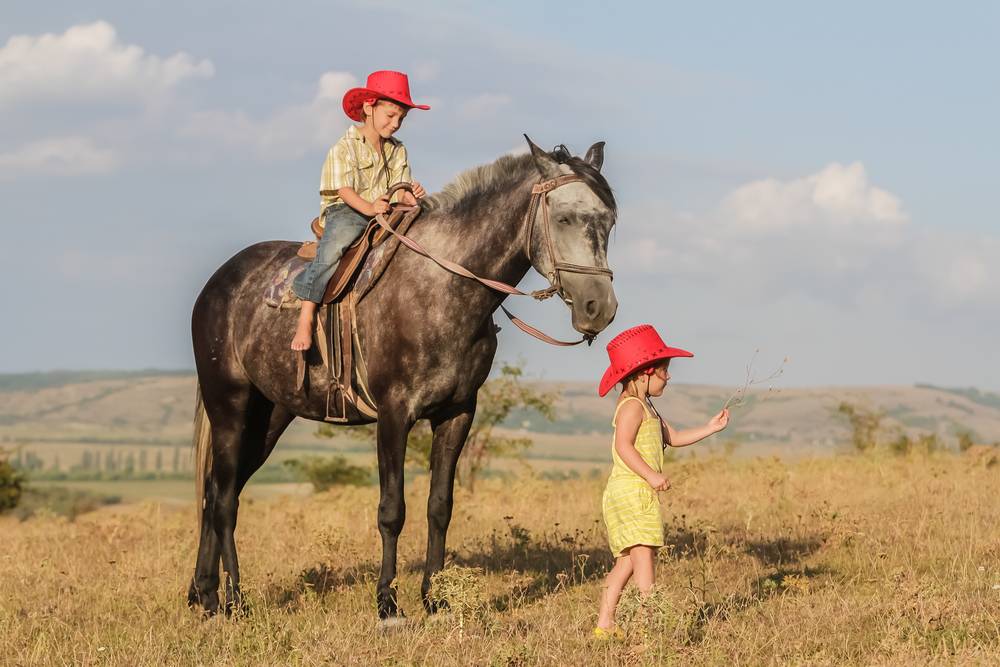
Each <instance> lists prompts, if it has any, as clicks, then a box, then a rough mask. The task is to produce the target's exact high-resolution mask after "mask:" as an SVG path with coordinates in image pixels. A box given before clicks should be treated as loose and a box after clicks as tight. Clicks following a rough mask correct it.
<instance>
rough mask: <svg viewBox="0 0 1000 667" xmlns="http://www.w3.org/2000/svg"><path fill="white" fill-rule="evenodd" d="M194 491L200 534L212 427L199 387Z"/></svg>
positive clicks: (210, 466)
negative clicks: (196, 500)
mask: <svg viewBox="0 0 1000 667" xmlns="http://www.w3.org/2000/svg"><path fill="white" fill-rule="evenodd" d="M192 446H193V447H194V465H195V468H194V491H195V497H196V498H197V499H198V532H199V533H200V532H201V521H202V515H203V514H204V513H205V480H206V479H208V473H209V472H210V471H211V470H212V426H211V424H209V422H208V413H207V412H205V403H204V401H202V400H201V385H200V384H199V385H198V394H197V398H196V399H195V404H194V438H193V442H192Z"/></svg>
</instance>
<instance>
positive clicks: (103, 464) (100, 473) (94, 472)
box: [10, 447, 192, 481]
mask: <svg viewBox="0 0 1000 667" xmlns="http://www.w3.org/2000/svg"><path fill="white" fill-rule="evenodd" d="M10 465H11V466H13V468H14V469H15V470H18V471H19V472H21V473H23V474H24V475H26V476H28V477H30V478H31V479H35V480H44V481H63V480H73V481H90V480H94V481H100V480H109V481H110V480H154V479H189V478H190V477H191V475H192V470H191V462H190V457H189V456H182V455H181V447H174V448H173V451H172V452H171V453H170V454H169V455H168V456H164V451H163V449H159V448H158V449H155V450H154V451H153V452H150V450H149V449H147V448H138V449H124V448H120V447H118V448H114V447H111V448H108V449H106V450H103V451H102V450H100V449H86V450H84V451H83V454H82V456H81V457H80V460H79V462H77V463H76V464H74V465H72V466H70V467H69V468H67V469H64V468H63V466H62V462H61V460H60V457H59V455H58V454H57V455H56V456H55V457H54V458H53V460H52V463H51V464H50V465H48V466H46V465H45V462H44V461H43V460H42V459H41V457H39V456H38V455H37V454H35V453H34V452H31V451H25V450H23V449H18V450H17V451H16V452H14V454H13V455H12V456H11V457H10Z"/></svg>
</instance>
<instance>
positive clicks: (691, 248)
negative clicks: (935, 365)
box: [617, 163, 1000, 309]
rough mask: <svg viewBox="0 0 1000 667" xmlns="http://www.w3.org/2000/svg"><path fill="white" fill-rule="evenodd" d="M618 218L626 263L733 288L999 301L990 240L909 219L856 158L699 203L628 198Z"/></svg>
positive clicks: (751, 293)
mask: <svg viewBox="0 0 1000 667" xmlns="http://www.w3.org/2000/svg"><path fill="white" fill-rule="evenodd" d="M621 217H622V218H623V223H624V225H628V226H630V227H631V231H630V234H629V240H628V241H626V242H625V244H624V245H623V246H622V248H621V249H620V250H618V251H617V252H620V253H623V254H624V255H625V262H624V264H626V265H628V266H629V267H632V268H633V270H639V271H642V272H644V273H646V274H658V275H660V276H663V277H664V278H665V279H666V280H669V277H670V276H675V277H685V278H690V279H693V280H697V281H698V282H699V283H705V284H708V285H715V286H716V287H717V288H720V289H722V290H724V291H725V292H726V293H727V294H729V295H731V296H732V297H733V298H740V299H750V300H757V301H761V300H770V299H776V298H780V297H781V296H782V295H789V294H804V295H808V296H809V297H810V298H814V299H820V300H823V301H827V302H831V303H841V304H845V303H860V302H862V301H864V302H865V303H866V304H868V305H872V304H883V305H885V306H886V307H892V308H894V307H898V306H907V307H910V308H911V309H926V308H932V307H933V308H944V309H949V308H957V307H967V306H969V307H985V308H987V309H989V308H996V307H997V306H1000V267H998V265H997V264H996V262H995V258H996V257H998V256H1000V239H997V238H995V237H990V236H986V235H980V236H973V235H968V236H960V235H958V234H957V233H954V232H950V231H945V230H940V229H931V228H927V227H920V226H916V225H913V224H909V217H908V215H907V214H906V213H905V212H904V209H903V206H902V203H901V201H900V199H899V198H898V197H897V196H895V195H893V194H892V193H890V192H887V191H885V190H883V189H880V188H878V187H875V186H873V185H872V184H870V183H869V181H868V177H867V174H866V172H865V168H864V166H863V165H862V164H861V163H854V164H851V165H848V166H844V165H841V164H838V163H833V164H830V165H828V166H826V167H824V168H823V169H821V170H820V171H818V172H816V173H814V174H811V175H808V176H805V177H802V178H796V179H790V180H780V179H774V178H771V179H766V180H760V181H754V182H752V183H748V184H746V185H743V186H740V187H738V188H736V189H735V190H734V191H733V192H731V193H730V194H728V195H727V196H725V197H724V198H723V199H722V201H721V203H720V204H719V205H718V206H717V207H716V208H715V209H714V210H711V211H708V212H706V213H703V214H691V213H684V214H668V215H667V216H666V217H664V215H663V213H662V209H650V210H649V211H648V212H645V213H644V212H641V211H635V212H633V211H630V210H628V209H627V208H626V209H625V210H623V212H622V216H621ZM618 261H619V262H620V261H621V260H618Z"/></svg>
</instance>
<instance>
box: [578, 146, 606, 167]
mask: <svg viewBox="0 0 1000 667" xmlns="http://www.w3.org/2000/svg"><path fill="white" fill-rule="evenodd" d="M583 159H584V160H586V161H587V162H589V163H590V166H591V167H593V168H594V169H596V170H597V171H600V170H601V165H603V164H604V142H603V141H598V142H597V143H596V144H594V145H593V146H591V147H590V148H588V149H587V156H586V157H585V158H583Z"/></svg>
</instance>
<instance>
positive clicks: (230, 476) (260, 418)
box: [189, 387, 293, 614]
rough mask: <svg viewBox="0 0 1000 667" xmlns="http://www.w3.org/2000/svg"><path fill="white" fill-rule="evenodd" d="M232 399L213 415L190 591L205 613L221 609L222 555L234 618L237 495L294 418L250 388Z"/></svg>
mask: <svg viewBox="0 0 1000 667" xmlns="http://www.w3.org/2000/svg"><path fill="white" fill-rule="evenodd" d="M228 398H229V400H228V401H226V402H225V404H226V406H227V407H226V408H225V409H216V410H214V411H213V412H212V414H211V423H212V466H211V471H210V472H209V475H208V478H207V482H206V485H205V507H204V511H203V512H204V513H203V530H202V547H201V548H200V549H199V554H198V556H199V558H198V566H197V568H196V571H195V581H194V583H193V584H192V589H196V590H195V592H196V593H200V595H201V600H202V604H203V606H205V609H206V611H208V612H209V613H214V612H215V611H217V610H218V606H219V600H218V592H217V589H218V585H219V575H218V568H219V558H220V556H221V559H222V568H223V570H224V571H225V573H226V582H225V583H226V598H225V609H226V613H227V614H231V613H232V612H233V610H235V609H244V604H243V596H242V593H241V592H240V570H239V559H238V557H237V554H236V540H235V535H234V534H235V530H236V518H237V513H238V510H239V495H240V492H241V491H242V490H243V487H244V485H245V484H246V482H247V480H249V479H250V476H251V475H252V474H253V473H254V472H255V471H256V470H257V469H258V468H260V466H261V465H262V464H263V463H264V460H265V459H266V458H267V455H268V454H269V453H270V451H271V449H272V448H273V447H274V444H275V443H276V442H277V439H278V437H280V435H281V433H282V432H283V431H284V430H285V428H286V427H287V426H288V424H289V423H291V421H292V419H293V416H292V415H290V414H289V413H288V412H287V411H286V410H284V409H280V408H275V406H274V404H273V403H271V402H270V401H267V400H266V399H265V398H264V397H263V396H262V395H261V394H260V393H259V392H258V391H257V390H256V389H254V388H252V387H248V388H247V389H246V390H245V391H241V392H240V395H235V396H233V395H230V396H229V397H228ZM206 527H207V528H206ZM190 598H191V594H190V593H189V600H190ZM206 602H207V604H206Z"/></svg>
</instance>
